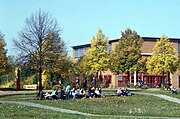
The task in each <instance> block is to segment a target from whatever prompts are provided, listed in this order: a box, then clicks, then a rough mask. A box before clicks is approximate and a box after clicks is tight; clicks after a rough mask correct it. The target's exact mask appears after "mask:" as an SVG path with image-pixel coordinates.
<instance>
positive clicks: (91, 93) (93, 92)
mask: <svg viewBox="0 0 180 119" xmlns="http://www.w3.org/2000/svg"><path fill="white" fill-rule="evenodd" d="M88 97H89V98H101V97H104V95H103V94H102V93H101V89H100V88H96V89H95V88H94V87H90V88H89V89H88Z"/></svg>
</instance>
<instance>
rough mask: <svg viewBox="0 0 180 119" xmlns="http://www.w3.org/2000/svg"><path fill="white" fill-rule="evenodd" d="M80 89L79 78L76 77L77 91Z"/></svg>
mask: <svg viewBox="0 0 180 119" xmlns="http://www.w3.org/2000/svg"><path fill="white" fill-rule="evenodd" d="M78 88H79V77H76V89H78Z"/></svg>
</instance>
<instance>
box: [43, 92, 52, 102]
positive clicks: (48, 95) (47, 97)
mask: <svg viewBox="0 0 180 119" xmlns="http://www.w3.org/2000/svg"><path fill="white" fill-rule="evenodd" d="M44 98H45V99H48V100H51V99H52V97H51V94H49V93H48V92H46V93H45V94H44Z"/></svg>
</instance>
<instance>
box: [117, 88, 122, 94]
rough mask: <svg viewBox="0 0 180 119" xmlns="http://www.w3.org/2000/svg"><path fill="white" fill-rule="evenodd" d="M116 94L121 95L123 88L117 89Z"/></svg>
mask: <svg viewBox="0 0 180 119" xmlns="http://www.w3.org/2000/svg"><path fill="white" fill-rule="evenodd" d="M117 95H118V96H123V90H122V89H121V88H119V89H118V90H117Z"/></svg>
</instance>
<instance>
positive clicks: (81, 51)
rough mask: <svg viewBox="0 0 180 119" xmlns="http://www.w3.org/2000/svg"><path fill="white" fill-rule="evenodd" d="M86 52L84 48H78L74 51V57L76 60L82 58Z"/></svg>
mask: <svg viewBox="0 0 180 119" xmlns="http://www.w3.org/2000/svg"><path fill="white" fill-rule="evenodd" d="M84 52H85V49H84V48H77V49H74V57H75V58H80V57H82V56H83V54H84Z"/></svg>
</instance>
